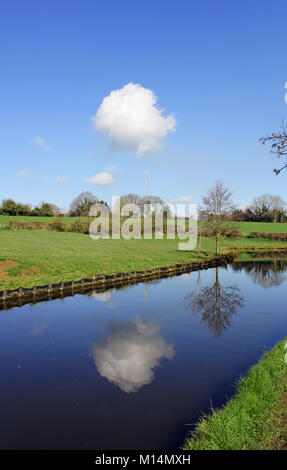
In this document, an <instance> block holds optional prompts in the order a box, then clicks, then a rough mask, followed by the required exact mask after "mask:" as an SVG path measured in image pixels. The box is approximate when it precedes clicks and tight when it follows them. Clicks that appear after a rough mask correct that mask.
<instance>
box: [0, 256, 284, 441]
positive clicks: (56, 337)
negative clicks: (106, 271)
mask: <svg viewBox="0 0 287 470" xmlns="http://www.w3.org/2000/svg"><path fill="white" fill-rule="evenodd" d="M286 278H287V262H286V261H284V260H280V259H277V260H274V261H266V262H246V263H235V264H234V265H231V266H229V267H228V268H227V269H226V268H217V269H209V270H207V271H201V272H193V273H191V274H183V275H181V276H176V277H172V278H168V279H161V280H157V281H151V282H147V283H140V284H138V285H135V286H130V287H126V288H122V289H113V290H109V291H105V292H91V293H90V294H88V295H76V296H74V297H67V298H65V299H64V300H62V299H59V300H52V301H49V302H42V303H38V304H35V305H25V306H23V307H15V308H13V309H10V310H6V311H1V312H0V351H1V352H0V357H1V362H0V373H1V387H0V403H1V417H0V447H1V448H2V449H176V448H178V447H180V446H181V445H182V444H183V441H184V439H185V437H186V435H187V433H188V431H189V430H190V429H191V425H192V423H194V422H195V421H197V420H198V418H199V416H200V413H201V411H205V412H206V411H208V409H209V408H210V406H211V405H212V406H214V407H218V406H221V405H222V404H224V403H225V402H226V400H227V399H228V398H229V397H230V396H231V395H232V394H233V393H234V384H235V382H236V380H238V378H239V377H240V375H241V374H243V373H244V372H246V370H247V369H248V367H249V366H250V365H252V364H253V363H254V362H256V360H257V359H258V358H259V357H260V355H261V354H262V352H263V351H264V350H265V349H268V348H270V347H272V346H273V345H274V344H275V343H276V342H277V341H279V340H281V339H282V338H283V337H284V336H286V334H287V333H286V332H287V311H286V287H287V283H286V282H287V281H286ZM282 360H283V358H282Z"/></svg>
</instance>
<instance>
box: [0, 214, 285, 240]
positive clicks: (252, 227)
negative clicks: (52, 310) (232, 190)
mask: <svg viewBox="0 0 287 470" xmlns="http://www.w3.org/2000/svg"><path fill="white" fill-rule="evenodd" d="M81 219H82V220H89V218H88V217H82V218H81ZM9 220H27V221H32V222H36V221H40V222H45V223H49V222H52V221H53V220H61V221H62V222H64V223H65V224H67V226H68V227H69V226H70V225H71V224H72V223H73V222H75V220H79V217H60V218H59V217H32V216H26V217H24V216H8V215H0V228H2V229H3V228H5V227H6V224H7V222H8V221H9ZM179 224H180V225H183V224H184V221H183V220H179ZM236 226H238V228H239V230H240V232H241V234H242V235H243V236H245V235H248V233H250V232H273V233H274V232H279V233H287V223H276V224H274V223H265V222H236Z"/></svg>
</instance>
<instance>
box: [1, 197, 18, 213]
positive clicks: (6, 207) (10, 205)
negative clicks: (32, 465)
mask: <svg viewBox="0 0 287 470" xmlns="http://www.w3.org/2000/svg"><path fill="white" fill-rule="evenodd" d="M2 213H3V215H17V203H16V202H15V201H14V200H13V199H3V201H2Z"/></svg>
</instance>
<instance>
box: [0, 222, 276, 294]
mask: <svg viewBox="0 0 287 470" xmlns="http://www.w3.org/2000/svg"><path fill="white" fill-rule="evenodd" d="M282 245H283V246H284V244H282V242H277V241H271V240H261V239H248V238H245V237H242V238H239V239H234V240H232V239H222V240H221V241H220V250H221V251H225V250H230V249H233V248H241V249H242V250H243V249H249V248H252V247H265V248H266V249H268V248H271V247H280V246H281V247H282ZM214 251H215V241H214V239H211V238H208V239H203V240H202V245H201V252H200V254H197V251H196V250H194V251H191V252H188V251H178V242H177V241H176V240H166V239H164V240H123V239H121V240H92V239H91V238H90V237H89V236H88V235H82V234H78V233H70V232H48V231H40V230H39V231H30V230H9V229H3V230H1V233H0V290H1V289H13V288H17V287H19V286H22V287H32V286H33V285H35V284H37V285H41V284H46V283H52V282H59V281H69V280H78V279H81V278H83V277H91V276H92V275H94V274H97V273H99V274H100V273H104V274H112V273H118V272H130V271H135V270H141V269H150V268H154V267H158V266H168V265H173V264H176V263H180V262H187V261H199V260H202V259H205V258H206V257H212V256H213V255H214Z"/></svg>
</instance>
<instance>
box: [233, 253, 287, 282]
mask: <svg viewBox="0 0 287 470" xmlns="http://www.w3.org/2000/svg"><path fill="white" fill-rule="evenodd" d="M286 267H287V263H286V260H282V259H274V260H272V261H262V262H259V261H248V262H242V263H241V262H237V263H234V265H233V266H232V268H233V270H234V271H241V270H243V271H245V272H246V274H248V275H249V276H250V278H251V280H252V282H253V284H257V285H259V286H261V287H263V288H264V289H269V288H270V287H275V286H280V285H281V284H282V283H283V282H284V281H285V279H286V276H285V275H284V274H283V273H284V271H286Z"/></svg>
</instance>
